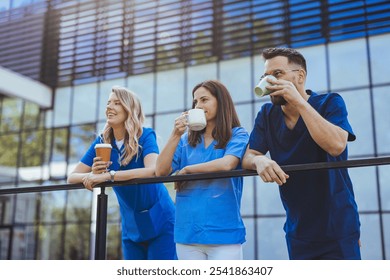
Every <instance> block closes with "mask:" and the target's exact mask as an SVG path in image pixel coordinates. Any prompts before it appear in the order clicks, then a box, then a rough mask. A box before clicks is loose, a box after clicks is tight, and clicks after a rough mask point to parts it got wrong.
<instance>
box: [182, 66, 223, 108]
mask: <svg viewBox="0 0 390 280" xmlns="http://www.w3.org/2000/svg"><path fill="white" fill-rule="evenodd" d="M217 78H218V77H217V64H216V63H209V64H204V65H196V66H191V67H188V68H187V91H186V92H185V95H186V96H185V98H186V99H187V102H186V103H187V106H186V107H187V108H191V107H192V90H193V88H194V87H195V85H197V84H199V83H201V82H203V81H205V80H212V79H217Z"/></svg>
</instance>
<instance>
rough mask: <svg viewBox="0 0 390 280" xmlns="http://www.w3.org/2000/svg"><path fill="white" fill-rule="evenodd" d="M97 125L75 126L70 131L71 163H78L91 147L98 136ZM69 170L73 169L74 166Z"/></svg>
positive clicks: (69, 160)
mask: <svg viewBox="0 0 390 280" xmlns="http://www.w3.org/2000/svg"><path fill="white" fill-rule="evenodd" d="M96 136H97V135H96V131H95V125H81V126H73V127H71V131H70V146H69V159H68V163H69V164H72V163H74V164H76V163H78V162H79V161H80V159H81V158H82V157H83V156H84V154H85V153H86V151H87V150H88V149H89V147H90V145H91V143H92V142H93V140H95V138H96ZM70 167H71V166H69V168H68V171H69V172H72V171H73V166H72V168H70Z"/></svg>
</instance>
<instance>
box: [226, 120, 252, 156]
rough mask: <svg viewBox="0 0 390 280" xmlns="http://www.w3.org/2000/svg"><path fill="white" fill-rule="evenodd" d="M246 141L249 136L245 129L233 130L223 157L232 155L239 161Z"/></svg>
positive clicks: (236, 128) (237, 128)
mask: <svg viewBox="0 0 390 280" xmlns="http://www.w3.org/2000/svg"><path fill="white" fill-rule="evenodd" d="M248 140H249V135H248V132H247V131H246V130H245V128H243V127H235V128H233V131H232V137H231V139H230V141H229V142H228V143H227V145H226V152H225V155H233V156H236V157H237V158H239V159H240V160H241V159H242V157H243V156H244V153H245V150H246V146H247V144H248Z"/></svg>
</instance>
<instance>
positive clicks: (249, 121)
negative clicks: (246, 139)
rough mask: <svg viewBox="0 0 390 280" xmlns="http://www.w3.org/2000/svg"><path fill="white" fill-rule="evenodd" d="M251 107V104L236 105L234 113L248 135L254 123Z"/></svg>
mask: <svg viewBox="0 0 390 280" xmlns="http://www.w3.org/2000/svg"><path fill="white" fill-rule="evenodd" d="M233 101H234V100H233ZM252 106H253V105H252V103H248V104H243V105H236V112H237V114H238V118H239V119H240V123H241V126H242V127H244V128H245V129H246V130H247V132H248V134H250V133H251V131H252V128H253V122H254V117H253V112H252Z"/></svg>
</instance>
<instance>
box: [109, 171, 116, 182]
mask: <svg viewBox="0 0 390 280" xmlns="http://www.w3.org/2000/svg"><path fill="white" fill-rule="evenodd" d="M115 174H116V171H115V170H110V175H111V182H114V181H115V180H114V177H115Z"/></svg>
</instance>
